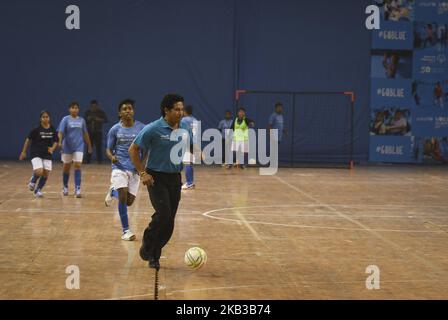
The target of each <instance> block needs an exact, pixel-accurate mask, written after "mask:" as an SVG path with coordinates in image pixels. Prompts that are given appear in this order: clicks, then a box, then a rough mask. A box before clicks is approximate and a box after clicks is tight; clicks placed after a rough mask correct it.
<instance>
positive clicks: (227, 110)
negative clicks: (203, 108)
mask: <svg viewBox="0 0 448 320" xmlns="http://www.w3.org/2000/svg"><path fill="white" fill-rule="evenodd" d="M227 112H228V113H230V114H232V111H230V110H226V112H224V113H227Z"/></svg>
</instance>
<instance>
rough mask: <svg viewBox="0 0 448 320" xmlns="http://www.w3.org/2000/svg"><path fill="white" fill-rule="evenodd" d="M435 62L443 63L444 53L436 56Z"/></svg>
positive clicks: (444, 60)
mask: <svg viewBox="0 0 448 320" xmlns="http://www.w3.org/2000/svg"><path fill="white" fill-rule="evenodd" d="M437 62H438V63H440V64H445V62H446V56H445V55H444V54H439V55H438V56H437Z"/></svg>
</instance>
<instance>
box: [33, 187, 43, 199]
mask: <svg viewBox="0 0 448 320" xmlns="http://www.w3.org/2000/svg"><path fill="white" fill-rule="evenodd" d="M34 196H35V197H36V198H43V197H44V194H43V193H42V191H40V189H36V191H34Z"/></svg>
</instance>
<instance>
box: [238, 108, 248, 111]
mask: <svg viewBox="0 0 448 320" xmlns="http://www.w3.org/2000/svg"><path fill="white" fill-rule="evenodd" d="M240 111H244V112H246V109H244V108H243V107H239V108H238V112H240Z"/></svg>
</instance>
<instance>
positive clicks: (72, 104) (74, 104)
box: [68, 101, 79, 109]
mask: <svg viewBox="0 0 448 320" xmlns="http://www.w3.org/2000/svg"><path fill="white" fill-rule="evenodd" d="M74 106H78V109H79V103H78V102H77V101H73V102H70V104H69V105H68V107H69V108H72V107H74Z"/></svg>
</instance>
